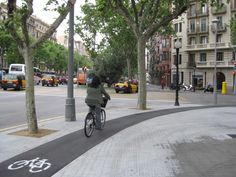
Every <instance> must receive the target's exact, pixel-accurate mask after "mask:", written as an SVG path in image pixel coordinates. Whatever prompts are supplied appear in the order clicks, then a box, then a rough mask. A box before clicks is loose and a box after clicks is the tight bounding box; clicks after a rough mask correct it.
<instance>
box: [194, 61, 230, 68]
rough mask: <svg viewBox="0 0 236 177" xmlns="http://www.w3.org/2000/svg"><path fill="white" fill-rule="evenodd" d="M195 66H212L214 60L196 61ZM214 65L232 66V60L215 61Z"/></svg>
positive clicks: (221, 66) (220, 66)
mask: <svg viewBox="0 0 236 177" xmlns="http://www.w3.org/2000/svg"><path fill="white" fill-rule="evenodd" d="M196 64H197V65H196V66H197V68H214V67H215V61H196ZM216 66H217V67H219V68H233V66H234V65H233V62H232V61H216Z"/></svg>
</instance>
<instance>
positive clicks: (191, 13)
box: [187, 11, 197, 18]
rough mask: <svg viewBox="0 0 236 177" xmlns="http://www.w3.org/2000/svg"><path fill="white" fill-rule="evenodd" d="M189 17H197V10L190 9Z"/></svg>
mask: <svg viewBox="0 0 236 177" xmlns="http://www.w3.org/2000/svg"><path fill="white" fill-rule="evenodd" d="M187 17H188V18H196V17H197V12H190V11H188V13H187Z"/></svg>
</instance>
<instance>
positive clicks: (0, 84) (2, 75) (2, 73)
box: [0, 70, 6, 88]
mask: <svg viewBox="0 0 236 177" xmlns="http://www.w3.org/2000/svg"><path fill="white" fill-rule="evenodd" d="M5 75H6V72H5V71H4V70H0V88H1V86H2V79H3V77H4V76H5Z"/></svg>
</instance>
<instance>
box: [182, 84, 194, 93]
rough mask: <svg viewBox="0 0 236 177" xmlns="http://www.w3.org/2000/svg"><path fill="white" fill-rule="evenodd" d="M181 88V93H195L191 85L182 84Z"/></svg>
mask: <svg viewBox="0 0 236 177" xmlns="http://www.w3.org/2000/svg"><path fill="white" fill-rule="evenodd" d="M182 87H183V91H192V92H194V91H195V89H194V87H193V86H192V85H191V84H190V85H186V84H185V83H183V85H182Z"/></svg>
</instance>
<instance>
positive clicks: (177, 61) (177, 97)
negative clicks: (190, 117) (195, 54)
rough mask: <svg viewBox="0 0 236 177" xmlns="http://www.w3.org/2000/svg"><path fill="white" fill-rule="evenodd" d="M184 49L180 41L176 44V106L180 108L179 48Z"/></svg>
mask: <svg viewBox="0 0 236 177" xmlns="http://www.w3.org/2000/svg"><path fill="white" fill-rule="evenodd" d="M181 47H182V43H181V42H180V41H179V39H177V40H176V42H175V49H176V61H175V64H176V89H175V106H179V48H181Z"/></svg>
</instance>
